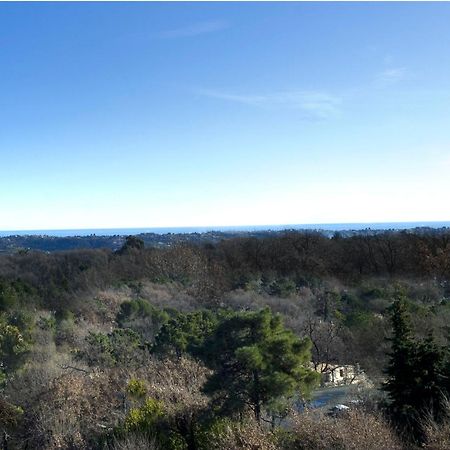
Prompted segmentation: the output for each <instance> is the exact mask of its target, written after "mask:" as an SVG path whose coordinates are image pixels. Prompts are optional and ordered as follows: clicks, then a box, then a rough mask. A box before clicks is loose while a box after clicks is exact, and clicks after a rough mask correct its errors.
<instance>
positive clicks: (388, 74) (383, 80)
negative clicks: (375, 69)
mask: <svg viewBox="0 0 450 450" xmlns="http://www.w3.org/2000/svg"><path fill="white" fill-rule="evenodd" d="M406 76H407V71H406V69H405V68H404V67H394V68H390V69H386V70H383V71H382V72H380V73H378V74H377V75H376V77H375V82H376V84H378V85H380V86H388V85H391V84H395V83H398V82H399V81H402V80H404V79H405V78H406Z"/></svg>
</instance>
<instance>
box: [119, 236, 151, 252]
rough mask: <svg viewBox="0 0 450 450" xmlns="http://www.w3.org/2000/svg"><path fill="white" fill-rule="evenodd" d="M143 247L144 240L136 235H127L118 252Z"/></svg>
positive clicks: (141, 248)
mask: <svg viewBox="0 0 450 450" xmlns="http://www.w3.org/2000/svg"><path fill="white" fill-rule="evenodd" d="M144 247H145V244H144V241H143V240H142V239H140V238H138V237H136V236H127V237H126V238H125V243H124V244H123V245H122V247H121V249H120V250H119V252H118V253H126V252H127V251H129V250H130V249H132V248H133V249H136V250H143V249H144Z"/></svg>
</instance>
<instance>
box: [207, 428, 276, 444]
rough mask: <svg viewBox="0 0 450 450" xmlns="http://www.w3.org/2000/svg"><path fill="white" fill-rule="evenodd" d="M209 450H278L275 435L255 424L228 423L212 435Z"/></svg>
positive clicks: (209, 440)
mask: <svg viewBox="0 0 450 450" xmlns="http://www.w3.org/2000/svg"><path fill="white" fill-rule="evenodd" d="M208 438H209V439H208V442H207V443H206V446H205V448H207V449H208V450H277V448H278V447H277V445H276V444H275V442H274V439H273V435H272V434H271V433H270V432H269V431H267V429H264V428H262V427H260V426H258V425H257V424H256V423H255V422H250V421H249V422H245V423H239V422H228V423H226V424H225V425H223V426H220V428H219V429H218V430H216V431H215V432H212V433H210V435H209V436H208Z"/></svg>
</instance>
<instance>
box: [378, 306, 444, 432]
mask: <svg viewBox="0 0 450 450" xmlns="http://www.w3.org/2000/svg"><path fill="white" fill-rule="evenodd" d="M391 320H392V326H393V336H392V338H391V342H392V351H391V353H390V362H389V365H388V367H387V369H386V373H387V375H388V381H387V382H386V384H385V386H384V389H385V390H386V391H387V393H388V396H389V400H390V403H389V405H388V411H389V413H390V415H391V418H392V420H393V421H394V422H395V423H397V424H398V425H399V426H400V428H402V429H403V430H405V431H408V432H410V433H411V434H410V436H411V437H413V438H415V439H417V440H421V439H422V437H423V436H422V430H421V426H420V425H421V420H422V419H424V418H425V417H428V416H429V415H430V414H431V415H432V417H433V418H434V419H435V420H438V421H439V420H440V419H442V418H443V417H444V415H445V412H446V411H445V405H444V402H443V400H444V398H445V397H446V396H448V394H449V391H448V389H447V388H448V386H447V380H448V376H447V375H448V373H446V365H445V352H444V350H443V349H442V348H440V347H439V346H438V345H437V344H436V342H435V340H434V337H433V335H432V333H429V335H428V337H427V338H426V339H424V340H422V341H417V340H415V339H414V338H413V337H412V332H411V327H410V323H409V317H408V314H407V311H406V301H405V299H404V297H398V298H397V299H396V300H395V301H394V303H393V305H392V307H391ZM447 372H448V371H447Z"/></svg>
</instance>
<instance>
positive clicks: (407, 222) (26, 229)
mask: <svg viewBox="0 0 450 450" xmlns="http://www.w3.org/2000/svg"><path fill="white" fill-rule="evenodd" d="M439 223H449V224H450V220H408V221H373V222H370V221H364V222H321V223H317V222H310V223H291V224H283V223H278V224H240V225H179V226H140V227H139V226H134V227H121V226H119V227H82V228H74V227H71V228H22V229H0V233H9V232H20V233H24V232H27V231H29V232H39V231H88V230H161V229H177V228H192V229H196V228H202V229H207V230H208V231H215V230H218V231H219V229H231V228H233V229H239V228H251V227H254V228H261V229H262V228H263V229H266V230H270V227H277V228H279V227H286V228H285V229H289V227H296V228H298V227H301V226H308V227H311V226H317V227H319V226H332V225H341V226H343V225H391V224H392V225H393V224H439Z"/></svg>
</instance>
